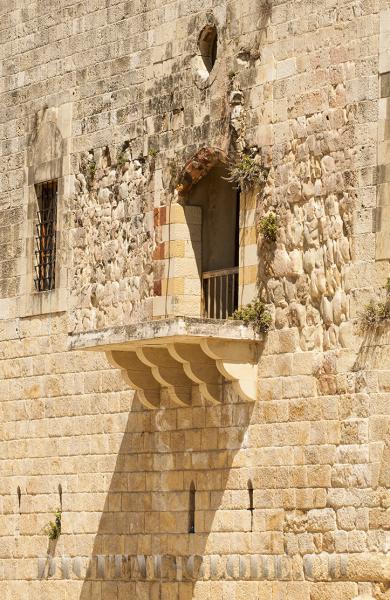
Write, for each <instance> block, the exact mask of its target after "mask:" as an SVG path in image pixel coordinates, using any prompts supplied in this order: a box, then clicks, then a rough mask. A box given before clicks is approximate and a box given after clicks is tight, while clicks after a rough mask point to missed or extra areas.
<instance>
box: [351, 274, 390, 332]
mask: <svg viewBox="0 0 390 600" xmlns="http://www.w3.org/2000/svg"><path fill="white" fill-rule="evenodd" d="M385 291H386V298H385V300H384V301H383V302H375V301H374V300H371V302H369V303H368V304H367V305H366V306H365V307H364V310H363V311H362V312H361V313H360V314H359V326H360V330H361V332H362V333H367V332H368V331H370V330H372V329H374V328H375V327H377V326H378V325H380V324H381V323H384V322H386V321H389V322H390V278H388V279H387V282H386V285H385Z"/></svg>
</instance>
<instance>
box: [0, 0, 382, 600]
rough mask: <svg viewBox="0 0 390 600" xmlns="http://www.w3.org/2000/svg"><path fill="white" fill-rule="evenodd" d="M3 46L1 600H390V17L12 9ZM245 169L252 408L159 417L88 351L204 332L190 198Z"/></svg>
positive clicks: (312, 2)
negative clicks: (266, 322)
mask: <svg viewBox="0 0 390 600" xmlns="http://www.w3.org/2000/svg"><path fill="white" fill-rule="evenodd" d="M0 23H1V24H0V29H1V35H0V61H1V64H0V99H1V103H0V142H1V143H0V157H1V159H0V359H1V360H0V401H1V403H0V474H1V477H0V597H1V598H2V600H3V599H4V600H19V599H21V598H42V600H46V599H49V598H50V599H52V598H59V599H61V600H92V599H93V600H95V599H96V600H124V599H125V598H129V599H130V598H131V599H132V598H137V600H138V599H139V600H146V599H147V600H157V599H158V600H215V599H221V600H244V599H245V600H353V599H354V600H372V599H374V600H390V545H389V544H390V537H389V529H390V521H389V510H390V492H389V486H390V471H389V464H390V437H389V425H390V325H389V323H388V322H386V321H385V322H383V323H380V325H379V326H372V327H371V328H370V329H369V330H367V331H365V332H364V333H363V332H362V331H361V329H360V328H359V326H358V321H359V314H360V313H361V312H362V311H364V307H365V306H366V305H367V303H368V302H369V301H370V300H373V301H375V302H378V301H381V300H382V301H383V299H384V297H385V286H386V281H387V278H388V277H390V267H389V260H390V208H389V206H390V205H389V198H390V188H389V181H390V179H389V173H390V170H389V164H390V154H389V131H390V128H389V123H390V1H389V0H324V1H322V2H319V1H317V0H268V1H265V0H256V1H254V0H230V1H228V0H226V1H224V0H221V1H220V2H219V1H215V2H211V0H177V1H175V0H173V1H169V2H167V1H165V0H155V1H151V0H142V1H141V0H131V1H123V2H122V1H120V0H88V1H87V2H75V1H73V0H66V1H65V0H53V1H51V2H41V1H38V0H18V1H16V0H2V2H1V3H0ZM205 27H208V28H210V30H212V29H213V27H215V28H216V30H217V32H218V54H217V60H216V63H215V65H214V67H213V69H212V70H211V72H210V73H208V72H207V69H206V67H205V65H204V63H203V61H202V58H201V56H200V55H199V50H198V39H199V35H200V33H201V32H202V30H203V29H204V28H205ZM246 152H247V153H249V154H250V155H251V156H255V157H256V160H257V161H258V163H259V164H261V165H262V166H264V168H265V169H266V174H267V175H266V181H265V183H263V184H259V185H254V186H253V187H251V189H249V190H248V191H247V192H246V193H244V194H242V197H241V206H240V275H239V276H240V301H241V303H242V304H244V305H245V304H246V303H248V302H250V301H251V300H252V299H253V298H254V297H256V296H258V295H260V297H261V298H262V300H263V301H264V302H265V303H266V304H267V307H268V310H270V312H271V314H272V319H273V322H272V327H271V330H270V331H269V333H268V334H267V336H266V337H265V339H264V342H263V343H262V344H261V353H260V358H259V363H258V390H257V399H256V401H255V402H248V401H244V400H243V399H242V397H240V395H238V394H237V393H236V391H235V389H234V386H233V385H230V384H229V383H227V384H226V385H224V394H223V399H222V402H221V403H220V404H212V403H211V402H209V401H207V400H204V398H202V397H201V395H200V393H199V390H198V388H197V387H196V386H194V389H193V392H192V399H191V404H190V405H189V406H178V405H177V404H175V403H174V402H172V401H171V399H170V397H169V395H168V394H167V393H165V391H164V390H163V392H162V398H161V405H160V406H159V408H158V409H156V410H149V409H147V408H145V407H144V406H143V405H142V404H141V403H140V401H139V398H138V397H137V395H136V394H134V392H133V390H132V389H131V388H130V387H129V386H128V385H127V384H126V382H125V380H124V378H123V374H122V372H121V371H120V370H119V369H114V368H112V366H111V365H110V364H109V362H108V360H107V357H106V355H105V354H104V352H87V351H84V350H82V349H81V350H79V349H78V350H70V347H71V345H72V340H75V339H78V340H81V341H80V342H79V344H78V348H80V347H81V346H82V340H83V339H84V338H83V336H86V338H85V339H92V338H93V336H100V335H101V336H105V339H106V341H107V340H108V341H109V338H110V335H111V334H112V332H113V331H114V330H116V329H115V328H118V327H119V328H120V327H122V328H123V331H125V330H126V327H127V326H134V325H136V324H137V323H140V322H142V323H145V322H148V321H150V320H151V319H157V318H162V317H166V316H172V315H173V316H177V315H186V316H190V317H191V316H193V317H199V314H200V313H199V311H200V301H199V293H200V292H199V290H200V286H199V277H198V274H197V270H196V266H195V255H196V252H197V250H196V247H197V244H198V245H199V243H200V240H199V239H198V238H197V237H196V235H195V234H194V231H195V232H196V231H197V230H196V227H197V226H198V225H199V222H198V221H197V214H196V211H192V212H191V209H193V208H196V207H191V205H190V199H191V193H192V191H193V190H194V189H195V188H196V185H197V184H199V185H200V184H201V182H202V181H203V180H204V178H205V177H207V174H208V173H209V172H212V168H213V167H214V166H215V164H217V162H219V163H220V164H226V163H228V162H229V161H234V160H236V158H237V156H238V157H240V156H242V155H243V153H244V154H245V153H246ZM51 179H56V180H57V181H58V185H59V188H58V189H59V196H58V221H57V229H58V235H57V273H56V289H55V290H53V291H52V292H48V293H43V294H42V293H41V294H37V293H35V292H34V286H33V277H34V268H33V260H34V239H33V238H34V231H35V218H36V217H35V213H36V194H35V189H36V186H37V184H39V183H41V182H44V181H48V180H51ZM269 212H274V213H275V214H276V215H277V216H278V236H277V241H276V243H275V244H270V243H268V242H266V241H265V240H264V237H263V236H262V234H261V231H260V222H261V219H262V218H263V217H264V216H265V215H267V214H269ZM191 236H192V237H191ZM139 330H140V331H142V330H143V329H142V327H140V328H139ZM210 331H211V330H210ZM77 336H79V337H77ZM88 336H90V338H88ZM86 345H87V344H86ZM122 349H123V347H122ZM192 482H194V484H195V487H196V514H195V533H194V534H189V533H188V522H189V508H190V489H191V483H192ZM249 482H250V484H249ZM250 486H252V488H251V487H250ZM250 489H253V499H252V500H251V492H250ZM251 505H252V506H251ZM58 508H62V523H61V535H60V536H59V538H58V540H48V536H47V534H45V533H44V531H43V529H44V528H45V526H46V524H47V523H48V522H49V521H50V520H52V519H53V514H54V513H55V511H56V510H57V509H58ZM251 508H252V510H251Z"/></svg>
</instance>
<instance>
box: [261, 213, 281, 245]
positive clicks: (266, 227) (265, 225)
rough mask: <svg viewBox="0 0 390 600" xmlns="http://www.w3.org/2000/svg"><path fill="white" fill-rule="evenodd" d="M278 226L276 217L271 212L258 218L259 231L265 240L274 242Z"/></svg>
mask: <svg viewBox="0 0 390 600" xmlns="http://www.w3.org/2000/svg"><path fill="white" fill-rule="evenodd" d="M278 226H279V224H278V218H277V216H276V215H275V213H272V212H271V213H269V214H268V215H265V217H263V218H262V219H260V224H259V231H260V233H261V234H262V236H263V238H264V239H265V240H267V242H276V238H277V235H278Z"/></svg>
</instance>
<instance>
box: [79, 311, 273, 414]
mask: <svg viewBox="0 0 390 600" xmlns="http://www.w3.org/2000/svg"><path fill="white" fill-rule="evenodd" d="M263 341H264V340H263V338H256V337H255V335H254V332H253V330H252V329H251V328H249V327H246V326H245V325H244V324H243V323H242V322H238V321H218V320H212V319H196V318H190V317H176V318H170V319H164V320H159V321H148V322H145V323H137V324H135V325H128V326H124V327H113V328H110V329H105V330H103V331H99V332H87V333H81V334H75V335H72V336H70V341H69V347H70V349H71V350H89V351H95V352H105V353H106V355H107V358H108V360H109V362H110V364H111V365H112V366H113V367H114V368H120V369H121V370H122V371H123V375H124V378H125V380H126V381H127V383H128V384H129V385H130V386H131V387H133V388H135V389H136V390H137V391H138V396H139V399H140V401H141V402H142V403H143V404H144V405H145V406H147V407H148V408H159V406H160V398H161V392H162V390H166V391H167V392H168V395H169V397H170V399H171V400H172V401H173V402H174V403H175V404H177V405H179V406H189V405H190V404H191V396H192V387H193V386H194V385H195V386H198V387H199V390H200V393H201V395H202V396H203V398H205V399H206V400H209V401H210V402H213V403H219V402H221V401H222V398H223V385H224V384H225V383H226V382H228V383H232V385H233V388H234V389H235V391H236V392H237V393H238V394H239V396H240V397H241V398H243V399H244V400H247V401H254V400H255V399H256V395H257V394H256V390H257V374H258V373H257V365H258V361H259V357H260V352H261V350H262V347H263Z"/></svg>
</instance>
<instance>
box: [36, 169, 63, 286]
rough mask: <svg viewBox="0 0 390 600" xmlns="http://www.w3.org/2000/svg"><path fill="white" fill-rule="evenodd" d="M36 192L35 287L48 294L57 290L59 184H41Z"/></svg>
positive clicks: (55, 182) (54, 182)
mask: <svg viewBox="0 0 390 600" xmlns="http://www.w3.org/2000/svg"><path fill="white" fill-rule="evenodd" d="M35 190H36V195H37V201H38V210H37V214H36V223H35V237H34V254H35V262H34V285H35V290H36V291H37V292H48V291H50V290H54V288H55V270H56V269H55V267H56V229H57V193H58V182H57V181H56V180H55V181H47V182H45V183H39V184H38V185H36V187H35Z"/></svg>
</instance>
